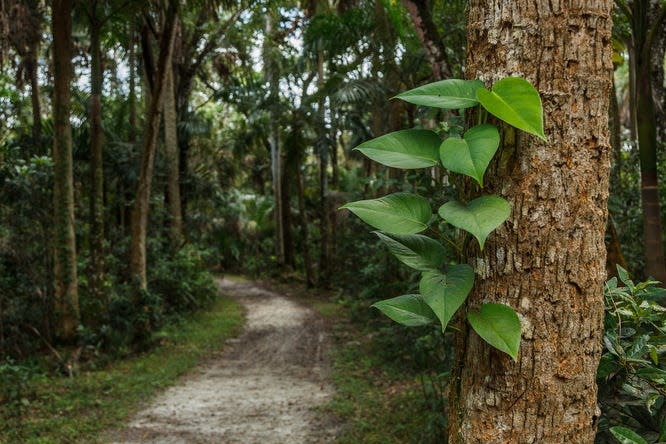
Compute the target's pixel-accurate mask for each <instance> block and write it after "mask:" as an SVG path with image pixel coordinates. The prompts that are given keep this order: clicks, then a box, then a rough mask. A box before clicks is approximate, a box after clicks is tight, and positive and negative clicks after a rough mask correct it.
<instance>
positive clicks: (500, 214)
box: [438, 196, 511, 250]
mask: <svg viewBox="0 0 666 444" xmlns="http://www.w3.org/2000/svg"><path fill="white" fill-rule="evenodd" d="M438 213H439V215H440V216H441V217H442V219H444V220H445V221H447V222H448V223H450V224H451V225H453V226H454V227H458V228H461V229H463V230H465V231H468V232H469V233H471V234H472V235H473V236H474V237H476V239H477V240H478V241H479V245H480V246H481V250H483V245H484V244H485V242H486V238H487V237H488V235H489V234H490V233H491V232H492V231H493V230H494V229H495V228H497V227H499V226H500V225H502V224H503V223H504V221H505V220H507V218H508V217H509V214H511V206H510V205H509V202H507V201H506V200H504V199H502V198H501V197H499V196H481V197H477V198H476V199H474V200H473V201H471V202H470V203H469V204H467V206H464V205H463V204H461V203H460V202H458V201H455V200H453V201H451V202H447V203H445V204H444V205H442V206H441V207H440V208H439V211H438Z"/></svg>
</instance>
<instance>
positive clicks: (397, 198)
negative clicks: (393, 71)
mask: <svg viewBox="0 0 666 444" xmlns="http://www.w3.org/2000/svg"><path fill="white" fill-rule="evenodd" d="M396 98H398V99H401V100H404V101H406V102H409V103H413V104H416V105H421V106H428V107H434V108H441V109H447V110H465V109H468V108H474V107H476V108H478V109H477V110H476V113H475V114H474V115H476V116H477V118H478V121H477V124H476V125H475V126H473V127H471V128H469V129H468V130H467V131H465V132H464V134H462V136H461V135H459V134H453V135H450V136H449V137H447V138H445V139H444V140H442V138H441V137H440V135H439V134H438V133H436V132H434V131H430V130H426V129H408V130H402V131H396V132H393V133H389V134H385V135H383V136H380V137H377V138H375V139H372V140H369V141H367V142H364V143H362V144H361V145H359V146H358V147H357V148H356V149H357V150H358V151H360V152H361V153H363V154H364V155H365V156H367V157H369V158H370V159H372V160H374V161H376V162H378V163H381V164H382V165H386V166H389V167H393V168H401V169H418V168H429V167H443V168H445V169H446V170H448V172H449V173H455V174H462V175H465V176H469V177H470V178H472V179H473V180H474V181H475V182H476V183H477V184H478V189H479V190H483V179H484V175H485V173H486V170H487V168H488V165H489V164H490V162H491V160H492V159H493V157H494V156H495V154H496V152H497V150H498V148H499V145H500V134H499V130H498V128H497V126H495V125H493V124H490V123H487V117H488V113H490V114H492V115H493V116H495V117H497V118H498V119H500V120H502V121H504V122H506V123H508V124H509V125H512V126H513V127H515V128H518V129H520V130H522V131H525V132H527V133H529V134H532V135H535V136H537V137H539V138H540V139H542V140H544V141H545V140H546V137H545V135H544V133H543V108H542V105H541V98H540V97H539V93H538V92H537V90H536V89H535V88H534V86H532V84H530V83H529V82H528V81H527V80H525V79H522V78H518V77H507V78H504V79H501V80H499V81H498V82H497V83H495V84H494V85H493V87H492V89H491V90H488V89H486V88H485V87H484V85H483V83H482V82H480V81H478V80H459V79H450V80H443V81H439V82H435V83H431V84H428V85H424V86H421V87H418V88H415V89H412V90H409V91H406V92H403V93H401V94H399V95H397V96H396ZM479 194H480V193H479ZM342 208H346V209H348V210H350V211H351V212H353V213H354V214H356V216H358V217H359V218H361V219H362V220H363V221H364V222H366V223H367V224H369V225H371V226H372V227H374V228H376V229H378V230H379V231H376V232H375V233H376V234H377V236H378V237H379V238H380V239H381V240H382V242H384V243H385V244H386V246H387V247H388V249H389V251H390V252H391V253H392V254H393V255H394V256H395V257H396V258H397V259H398V260H400V261H401V262H403V263H404V264H405V265H407V266H409V267H411V268H414V269H416V270H418V271H420V272H421V279H420V282H419V293H418V294H407V295H402V296H398V297H395V298H391V299H386V300H383V301H379V302H377V303H375V304H373V306H374V307H376V308H378V309H379V310H380V311H381V312H382V313H384V314H385V315H386V316H388V317H389V318H391V319H393V320H394V321H396V322H399V323H401V324H403V325H406V326H419V325H427V324H431V323H435V322H439V323H440V324H441V327H442V331H444V330H445V329H446V327H447V325H448V324H449V321H450V320H451V319H452V318H453V316H454V315H455V313H456V311H457V310H458V309H459V308H460V307H461V306H462V305H463V304H464V302H465V300H466V299H467V297H468V295H469V293H470V292H471V291H472V287H473V286H474V276H475V272H474V269H473V268H472V267H471V266H470V265H468V264H464V263H446V262H447V261H446V250H445V248H444V246H443V244H442V242H447V243H450V244H452V245H457V244H456V243H455V242H454V240H452V239H450V238H448V237H446V236H445V235H444V234H443V233H440V232H438V231H436V230H432V231H436V232H437V234H438V236H439V237H440V239H439V240H435V239H433V238H431V237H428V236H425V235H423V234H419V233H422V232H424V231H425V230H426V229H428V228H431V227H432V225H433V222H435V221H437V217H436V216H435V217H433V214H432V207H431V204H430V202H429V201H428V199H426V198H425V197H423V196H419V195H417V194H413V193H394V194H389V195H387V196H384V197H380V198H378V199H370V200H361V201H357V202H350V203H348V204H346V205H343V206H342ZM510 214H511V205H510V204H509V202H508V201H506V200H505V199H504V198H502V197H501V196H498V195H494V194H481V195H479V196H478V197H476V198H474V199H472V200H470V201H468V202H461V201H458V200H450V201H448V202H446V203H444V204H443V205H442V206H440V207H439V209H438V210H437V215H438V216H439V217H440V218H441V219H442V220H443V221H444V222H445V223H448V224H450V225H452V226H453V227H455V228H456V229H458V230H462V231H463V232H466V233H469V234H471V235H472V236H473V237H474V238H476V240H477V241H478V243H479V247H480V249H481V250H483V247H484V245H485V242H486V239H487V238H488V236H489V235H490V234H491V233H492V232H493V231H494V230H495V229H497V228H498V227H499V226H500V225H502V224H503V223H504V222H505V221H506V220H507V219H508V217H509V215H510ZM467 321H468V322H469V324H470V325H471V327H472V329H473V330H474V331H475V332H476V333H477V334H478V335H479V336H480V337H481V338H483V339H484V340H485V341H486V342H487V343H488V344H490V345H491V346H493V347H495V348H496V349H498V350H500V351H502V352H504V353H507V354H508V355H509V356H511V357H512V358H513V359H514V361H515V360H516V359H517V357H518V349H519V347H520V334H521V324H520V319H519V318H518V315H517V313H516V312H515V311H514V310H513V309H512V308H511V307H509V306H507V305H505V304H496V303H485V304H481V306H480V307H479V311H470V312H468V313H467Z"/></svg>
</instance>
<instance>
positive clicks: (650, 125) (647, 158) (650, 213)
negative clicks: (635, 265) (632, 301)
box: [631, 0, 666, 284]
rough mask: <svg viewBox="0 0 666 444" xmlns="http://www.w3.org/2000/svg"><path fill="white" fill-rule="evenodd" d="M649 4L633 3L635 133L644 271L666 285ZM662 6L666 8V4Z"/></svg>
mask: <svg viewBox="0 0 666 444" xmlns="http://www.w3.org/2000/svg"><path fill="white" fill-rule="evenodd" d="M649 6H650V1H649V0H640V1H637V2H636V3H635V4H634V5H633V8H634V9H633V15H632V19H633V20H632V35H633V39H634V45H635V51H634V58H633V59H632V60H631V63H632V65H634V66H635V68H634V69H635V72H636V78H635V82H636V90H635V91H636V102H635V103H636V110H637V112H636V119H637V121H636V132H637V136H638V150H639V154H640V159H641V162H640V165H641V203H642V206H643V245H644V252H645V271H646V273H647V275H648V276H651V277H653V278H655V279H657V280H658V281H661V282H662V283H664V284H666V262H665V261H664V244H663V237H662V236H663V234H662V231H661V215H660V209H659V183H658V178H657V121H656V111H655V103H654V97H653V95H652V93H653V90H652V83H651V81H650V75H651V70H652V66H651V65H652V63H651V62H652V60H651V55H652V50H651V47H652V42H653V40H652V38H650V32H649V30H650V29H651V27H655V28H656V29H660V22H659V19H657V20H655V21H653V22H652V23H650V22H651V19H650V17H649V16H648V15H649V14H648V12H649V10H650V8H649ZM664 9H665V10H666V6H664ZM661 20H663V17H662V18H661ZM656 29H655V31H656ZM653 36H654V34H653Z"/></svg>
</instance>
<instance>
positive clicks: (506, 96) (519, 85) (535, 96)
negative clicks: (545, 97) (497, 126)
mask: <svg viewBox="0 0 666 444" xmlns="http://www.w3.org/2000/svg"><path fill="white" fill-rule="evenodd" d="M476 97H477V98H478V99H479V102H480V103H481V106H483V107H484V108H485V109H486V110H487V111H488V112H489V113H490V114H492V115H494V116H495V117H497V118H499V119H501V120H503V121H505V122H506V123H508V124H509V125H513V126H515V127H516V128H518V129H521V130H523V131H525V132H526V133H530V134H534V135H535V136H537V137H539V138H540V139H542V140H544V141H546V136H545V135H544V133H543V107H542V105H541V97H539V92H538V91H537V90H536V88H534V86H532V84H531V83H530V82H528V81H527V80H525V79H522V78H520V77H506V78H504V79H502V80H499V81H498V82H497V83H495V84H494V85H493V88H492V91H488V90H487V89H485V88H479V89H477V90H476Z"/></svg>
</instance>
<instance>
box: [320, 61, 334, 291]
mask: <svg viewBox="0 0 666 444" xmlns="http://www.w3.org/2000/svg"><path fill="white" fill-rule="evenodd" d="M324 84H325V79H324V56H323V54H321V53H320V54H319V59H318V61H317V86H318V87H319V90H320V91H322V90H323V88H324ZM325 106H326V99H325V98H324V97H323V96H321V97H320V99H319V103H318V108H319V110H318V114H319V116H318V117H319V122H318V125H319V127H320V128H319V131H318V133H319V140H318V142H317V145H318V146H317V150H318V155H319V231H320V233H319V235H320V246H319V282H318V284H319V286H320V287H328V286H329V285H330V280H331V258H330V225H331V223H330V217H329V211H328V144H327V143H326V121H325V119H326V111H325Z"/></svg>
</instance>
